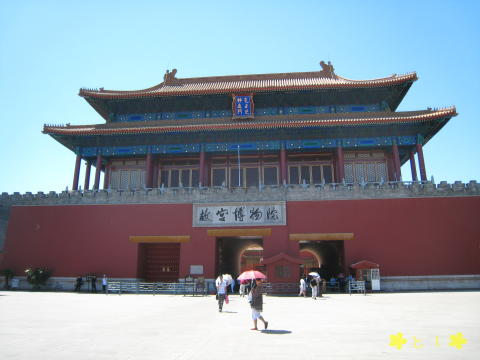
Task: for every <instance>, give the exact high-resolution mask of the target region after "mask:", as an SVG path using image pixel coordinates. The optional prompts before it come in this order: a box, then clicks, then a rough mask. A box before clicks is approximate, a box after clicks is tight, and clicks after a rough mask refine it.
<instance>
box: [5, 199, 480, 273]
mask: <svg viewBox="0 0 480 360" xmlns="http://www.w3.org/2000/svg"><path fill="white" fill-rule="evenodd" d="M479 214H480V197H463V198H461V197H458V198H451V197H450V198H419V199H413V198H412V199H388V200H336V201H317V202H313V201H311V202H308V201H298V202H289V203H288V204H287V224H288V225H287V226H273V227H271V228H272V235H271V236H267V237H265V238H264V239H263V246H264V254H263V256H264V258H269V257H272V256H274V255H276V254H278V253H279V252H284V253H286V254H288V255H291V256H293V257H297V258H298V256H299V254H298V250H299V245H298V242H295V241H290V240H289V239H288V234H289V233H334V232H353V233H354V234H355V239H354V240H350V241H345V262H346V263H347V264H351V263H353V262H356V261H359V260H370V261H373V262H376V263H379V264H380V271H381V274H382V275H441V274H480V221H478V215H479ZM131 235H190V236H191V241H190V242H188V243H182V244H181V254H180V258H181V260H180V276H181V277H182V276H185V275H186V274H188V272H189V270H190V265H203V266H204V273H205V275H206V276H207V277H214V272H215V256H214V255H215V238H214V237H209V236H207V229H206V228H192V205H191V204H175V205H172V204H149V205H78V206H76V205H71V206H13V207H12V208H11V213H10V220H9V224H8V229H7V240H6V242H5V248H4V253H3V257H4V258H3V261H2V262H1V263H0V268H11V269H13V270H14V271H15V272H16V273H17V274H20V273H22V272H23V270H24V269H25V268H26V267H28V266H46V267H49V268H52V269H53V270H54V275H55V276H78V275H84V274H87V273H97V274H103V273H106V274H108V276H110V277H136V276H137V262H138V253H137V252H138V245H137V244H135V243H131V242H130V241H129V236H131ZM0 259H1V258H0Z"/></svg>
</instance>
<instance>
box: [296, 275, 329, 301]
mask: <svg viewBox="0 0 480 360" xmlns="http://www.w3.org/2000/svg"><path fill="white" fill-rule="evenodd" d="M307 281H308V286H310V288H311V289H312V299H313V300H317V296H319V297H322V292H323V286H322V285H323V284H322V279H321V277H320V276H319V275H314V276H311V278H310V279H309V278H307V280H305V279H304V278H300V293H299V294H298V296H303V297H306V296H307ZM319 291H320V295H319Z"/></svg>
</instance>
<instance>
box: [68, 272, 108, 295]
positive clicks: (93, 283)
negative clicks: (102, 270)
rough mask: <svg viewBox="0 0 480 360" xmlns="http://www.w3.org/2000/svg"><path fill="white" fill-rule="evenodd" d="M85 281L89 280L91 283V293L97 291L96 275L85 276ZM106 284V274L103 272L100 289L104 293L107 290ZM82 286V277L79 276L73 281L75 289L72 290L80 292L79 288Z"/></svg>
mask: <svg viewBox="0 0 480 360" xmlns="http://www.w3.org/2000/svg"><path fill="white" fill-rule="evenodd" d="M86 281H88V282H90V284H91V288H90V291H91V292H92V293H96V292H97V276H96V275H91V276H87V278H86ZM107 284H108V279H107V276H106V275H105V274H104V275H103V277H102V291H103V292H104V293H106V292H107ZM82 286H83V277H81V276H79V277H77V279H76V281H75V289H74V290H73V291H75V292H80V290H81V289H82Z"/></svg>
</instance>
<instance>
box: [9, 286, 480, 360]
mask: <svg viewBox="0 0 480 360" xmlns="http://www.w3.org/2000/svg"><path fill="white" fill-rule="evenodd" d="M230 299H231V301H230V304H229V305H225V307H224V312H222V313H219V312H218V309H217V305H216V301H215V297H214V296H206V297H191V296H185V297H184V296H179V295H156V296H153V295H123V294H122V295H120V296H119V295H103V294H75V293H53V292H21V291H15V292H6V291H0V359H5V360H6V359H8V360H11V359H29V360H30V359H62V360H65V359H68V360H76V359H162V360H163V359H243V360H245V359H262V360H269V359H302V358H305V359H310V358H318V359H387V358H388V359H478V358H480V307H479V304H480V292H421V293H385V294H367V296H364V295H361V294H358V295H357V294H355V295H352V296H349V295H348V294H327V295H325V296H324V297H323V298H321V299H318V300H316V301H314V300H312V299H309V298H306V299H304V298H298V297H274V296H267V297H265V298H264V316H265V318H266V319H267V320H268V321H269V329H268V330H267V331H252V330H250V328H251V327H252V321H251V317H250V316H251V314H250V308H249V306H248V303H247V301H246V299H245V298H240V297H239V296H238V295H234V296H231V297H230ZM259 325H260V328H263V326H262V324H261V323H260V322H259ZM398 333H402V334H403V335H399V334H398ZM459 333H461V334H459ZM391 335H395V337H393V338H391ZM451 336H454V337H453V338H451ZM464 339H466V341H467V342H466V343H464ZM392 340H393V342H394V343H396V344H398V346H399V347H400V348H398V349H397V348H396V347H393V346H390V345H389V344H390V342H391V341H392ZM405 340H406V343H404V342H405ZM452 345H457V346H458V347H459V348H457V347H454V346H452Z"/></svg>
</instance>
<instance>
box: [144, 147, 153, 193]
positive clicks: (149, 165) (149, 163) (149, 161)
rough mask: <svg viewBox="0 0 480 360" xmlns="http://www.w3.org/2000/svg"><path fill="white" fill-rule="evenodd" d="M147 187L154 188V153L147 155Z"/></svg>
mask: <svg viewBox="0 0 480 360" xmlns="http://www.w3.org/2000/svg"><path fill="white" fill-rule="evenodd" d="M145 187H146V188H151V187H152V153H151V152H148V153H147V161H146V163H145Z"/></svg>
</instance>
